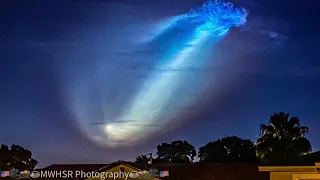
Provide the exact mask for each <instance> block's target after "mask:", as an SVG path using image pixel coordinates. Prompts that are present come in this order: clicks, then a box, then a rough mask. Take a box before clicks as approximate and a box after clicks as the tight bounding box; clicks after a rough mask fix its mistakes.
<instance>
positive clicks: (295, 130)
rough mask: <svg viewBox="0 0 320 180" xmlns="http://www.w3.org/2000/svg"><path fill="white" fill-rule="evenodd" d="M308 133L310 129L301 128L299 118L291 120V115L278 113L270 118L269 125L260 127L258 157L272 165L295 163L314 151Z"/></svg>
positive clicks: (257, 144) (257, 147) (257, 146)
mask: <svg viewBox="0 0 320 180" xmlns="http://www.w3.org/2000/svg"><path fill="white" fill-rule="evenodd" d="M307 133H308V127H306V126H300V120H299V118H298V117H291V118H289V113H283V112H280V113H276V114H274V115H273V116H271V117H270V119H269V123H268V125H266V124H262V125H261V126H260V137H259V138H258V140H257V143H256V149H257V156H258V157H259V158H260V159H261V161H262V162H268V163H272V164H285V163H290V162H293V161H294V160H295V159H296V158H297V157H298V156H301V155H305V154H308V153H311V151H312V148H311V144H310V141H309V140H308V139H307V138H306V134H307Z"/></svg>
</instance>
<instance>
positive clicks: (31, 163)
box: [0, 144, 38, 170]
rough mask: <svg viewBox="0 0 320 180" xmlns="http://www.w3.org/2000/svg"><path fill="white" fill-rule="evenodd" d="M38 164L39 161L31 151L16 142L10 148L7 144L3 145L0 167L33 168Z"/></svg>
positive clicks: (8, 168)
mask: <svg viewBox="0 0 320 180" xmlns="http://www.w3.org/2000/svg"><path fill="white" fill-rule="evenodd" d="M37 164H38V162H37V161H36V160H35V159H33V158H32V152H31V151H29V150H27V149H24V148H23V147H21V146H19V145H15V144H13V145H12V146H11V148H10V149H9V148H8V146H6V145H3V144H2V145H1V149H0V169H3V170H11V169H13V168H14V169H19V170H32V169H34V168H35V166H36V165H37Z"/></svg>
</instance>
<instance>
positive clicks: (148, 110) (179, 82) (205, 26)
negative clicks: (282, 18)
mask: <svg viewBox="0 0 320 180" xmlns="http://www.w3.org/2000/svg"><path fill="white" fill-rule="evenodd" d="M247 15H248V12H247V11H246V10H245V9H237V8H234V7H233V5H232V4H230V3H224V2H221V1H209V2H207V3H205V4H204V5H203V6H201V7H199V8H197V9H194V10H192V11H190V12H189V13H186V14H183V15H179V16H176V17H174V18H172V19H170V20H168V21H167V22H166V23H164V24H165V25H166V26H165V27H163V28H161V32H157V33H156V35H155V36H154V37H152V38H151V41H149V42H147V43H146V44H145V46H146V47H153V48H154V49H156V50H157V51H158V52H159V53H160V56H159V57H157V58H156V59H150V61H152V62H154V70H152V71H151V72H150V73H149V76H148V78H146V79H145V81H144V82H143V83H142V85H141V86H140V89H138V91H137V93H136V94H133V99H132V101H130V102H129V103H128V104H127V107H125V108H124V109H123V111H122V115H119V116H118V117H116V118H115V119H112V120H111V121H110V119H104V121H105V122H104V125H103V126H104V133H105V134H101V133H100V134H98V133H97V132H96V133H95V134H94V133H89V130H88V129H89V127H88V128H87V127H86V126H89V125H85V124H86V123H85V122H88V119H87V118H85V117H88V115H86V113H85V111H83V109H85V108H83V107H79V106H81V105H79V103H76V102H73V106H74V107H73V108H74V112H75V114H76V116H77V118H78V120H79V121H80V124H81V126H80V128H82V130H83V131H84V132H86V134H88V136H89V137H90V138H91V139H92V140H94V141H96V142H98V143H102V144H104V145H108V146H118V145H121V146H122V145H130V144H134V143H135V142H136V141H139V140H142V139H144V138H146V137H148V135H149V134H150V133H153V132H157V131H160V130H161V129H163V128H165V127H163V125H164V124H167V123H169V121H171V120H172V119H173V118H172V117H174V116H175V115H177V114H179V113H180V112H181V111H182V109H181V108H180V109H179V108H176V109H172V108H170V107H172V106H179V105H181V104H182V105H190V104H194V103H196V99H193V100H190V97H189V96H190V95H188V93H186V92H188V91H189V89H190V88H191V89H192V88H195V87H196V88H197V89H201V85H202V82H204V78H203V77H201V76H199V75H194V74H192V75H190V73H189V72H187V69H188V68H189V67H195V68H199V69H201V68H204V67H205V65H206V62H207V61H208V60H209V59H212V57H208V56H209V55H208V52H209V51H210V49H212V48H213V47H214V45H215V44H216V43H217V42H218V41H219V40H221V39H222V38H223V37H224V36H225V35H226V34H227V33H228V31H229V30H230V28H232V27H238V26H241V25H243V24H244V23H245V22H246V17H247ZM168 23H169V24H168ZM159 70H160V71H159ZM191 86H192V87H191ZM77 91H79V90H77ZM189 92H190V91H189ZM173 98H174V101H172V99H173ZM74 99H77V97H75V98H74ZM168 107H169V108H168ZM104 108H105V107H104ZM80 109H81V110H82V111H81V110H80ZM179 111H180V112H179ZM87 124H88V123H87Z"/></svg>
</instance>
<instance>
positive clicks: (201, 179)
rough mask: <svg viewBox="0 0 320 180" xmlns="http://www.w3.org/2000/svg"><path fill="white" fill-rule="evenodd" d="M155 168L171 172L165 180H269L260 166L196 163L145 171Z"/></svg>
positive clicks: (166, 165) (155, 165) (164, 165)
mask: <svg viewBox="0 0 320 180" xmlns="http://www.w3.org/2000/svg"><path fill="white" fill-rule="evenodd" d="M149 168H155V169H158V170H159V171H169V177H166V178H164V179H165V180H269V179H270V176H269V173H267V172H259V170H258V164H240V163H194V164H154V165H151V166H149V167H146V166H145V167H144V168H143V169H149Z"/></svg>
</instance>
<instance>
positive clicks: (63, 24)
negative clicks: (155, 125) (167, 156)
mask: <svg viewBox="0 0 320 180" xmlns="http://www.w3.org/2000/svg"><path fill="white" fill-rule="evenodd" d="M201 2H202V1H199V0H175V1H173V0H161V1H154V0H126V1H125V0H109V1H108V0H87V1H86V0H63V1H62V0H61V1H59V0H56V1H49V0H48V1H40V0H29V1H15V0H0V67H1V71H0V72H1V78H0V86H1V88H0V99H1V101H0V102H1V109H0V114H1V115H0V120H1V123H2V128H1V131H0V143H4V144H12V143H16V144H20V145H22V146H24V147H26V148H28V149H30V150H32V152H34V155H35V157H36V158H37V159H38V161H39V162H40V165H47V164H52V163H80V162H84V163H107V162H111V161H114V160H118V159H125V160H126V159H127V160H131V159H134V158H135V157H136V156H137V155H139V154H141V153H146V152H149V151H154V148H155V147H156V144H158V143H161V142H163V141H170V140H176V139H186V140H188V141H190V142H191V143H192V144H194V145H195V146H196V147H197V148H198V147H200V146H201V145H204V144H205V143H206V142H208V141H211V140H215V139H217V138H221V137H225V136H229V135H238V136H240V137H243V138H250V139H252V140H255V139H256V138H257V137H258V133H259V125H260V124H261V123H266V122H267V120H268V117H269V116H270V115H272V114H273V113H275V112H279V111H284V112H290V113H291V115H292V116H298V117H300V119H301V122H302V124H303V125H306V126H308V127H310V134H309V136H308V137H309V138H310V140H311V142H312V145H313V148H314V150H319V149H320V141H319V139H317V137H320V134H319V132H317V130H318V127H320V121H319V119H320V113H319V112H320V94H319V92H320V61H319V60H320V55H319V52H318V42H319V40H320V38H319V32H320V31H319V30H320V27H319V23H320V22H319V20H318V19H317V17H318V16H319V13H318V12H317V10H316V7H317V4H316V0H310V1H308V2H306V1H302V0H291V1H287V2H288V3H285V1H281V4H280V2H277V1H275V0H274V1H265V2H264V1H261V2H258V1H241V0H240V1H235V4H236V5H239V6H242V7H245V8H247V9H249V10H250V15H249V17H248V22H247V23H246V25H245V27H243V28H241V29H237V28H234V29H232V30H231V31H230V32H229V34H228V35H227V36H226V37H224V39H223V40H222V41H221V42H220V45H219V46H218V47H217V48H218V52H219V53H217V54H218V55H216V57H215V58H216V59H218V60H219V62H222V63H221V65H219V66H218V69H219V73H218V75H216V77H215V78H216V79H213V80H216V81H217V83H216V85H215V87H214V88H208V89H206V90H205V91H204V92H203V95H202V96H201V98H202V99H201V100H200V101H199V102H198V103H197V104H196V105H195V106H194V107H193V108H192V111H190V110H189V111H187V112H183V113H182V114H181V115H180V116H179V117H177V118H178V119H179V120H180V119H183V121H179V120H177V121H179V122H180V123H179V126H175V129H173V130H172V131H170V132H167V131H166V127H163V131H162V133H161V132H160V134H161V136H157V135H154V136H151V137H149V138H148V139H147V140H146V141H145V142H144V143H142V144H140V145H139V146H138V147H128V148H121V149H112V148H107V147H101V146H98V145H95V143H93V142H92V141H90V140H89V139H88V138H87V137H86V136H85V135H84V134H83V133H82V131H81V130H80V129H79V127H78V125H77V124H78V121H79V120H78V119H76V118H75V116H74V114H73V113H74V112H72V110H71V109H70V105H69V102H70V100H69V99H68V95H67V93H66V88H67V87H68V86H70V84H71V85H72V84H73V83H75V82H74V81H75V80H74V77H79V76H81V75H82V74H94V73H95V71H97V67H98V69H99V68H100V66H103V70H105V69H108V70H107V73H106V74H104V73H102V74H103V75H104V76H103V77H102V80H103V79H104V78H105V79H108V80H110V79H111V80H112V83H109V84H108V86H106V87H105V88H107V89H108V90H109V91H108V92H109V93H110V94H109V96H110V97H118V98H120V100H119V101H121V102H123V101H125V99H126V98H128V97H127V94H128V92H130V90H133V89H134V87H135V86H137V84H138V82H139V80H138V79H139V77H140V78H141V77H144V75H145V73H147V72H148V71H146V70H145V67H144V64H143V63H142V65H141V64H139V66H138V67H137V66H134V63H132V62H134V61H138V59H141V57H144V58H147V57H150V56H152V55H150V54H152V53H156V51H157V50H153V51H146V50H143V49H142V50H140V49H137V48H136V46H137V45H136V44H137V43H138V41H139V40H143V39H145V38H147V36H148V35H147V34H145V33H144V32H147V31H149V29H152V27H153V26H154V25H155V24H156V23H157V22H159V21H161V19H163V18H167V17H171V16H174V15H178V14H181V13H184V12H187V11H188V10H189V9H190V8H192V7H196V6H198V5H200V4H201ZM105 62H108V63H107V64H105ZM144 63H146V64H148V62H147V61H145V62H144ZM128 69H129V70H128ZM210 71H215V69H214V68H213V69H210ZM126 73H128V74H126ZM100 75H101V74H100ZM128 76H129V77H130V78H127V77H128ZM217 77H218V78H217ZM99 78H100V79H101V77H99ZM124 78H126V80H124ZM83 81H84V80H83ZM81 82H82V80H80V83H81ZM99 87H100V86H97V88H96V89H95V91H100V90H101V89H99ZM185 88H188V87H185ZM111 92H112V93H115V94H112V93H111ZM92 93H93V94H94V91H92ZM89 99H99V97H95V96H94V95H90V98H89ZM109 99H110V101H112V102H114V103H113V104H114V107H111V108H112V111H118V110H117V107H118V104H116V102H118V101H116V100H114V99H112V98H109ZM93 101H94V100H92V102H93ZM90 102H91V101H89V102H86V103H87V104H90ZM91 108H92V109H95V104H94V103H92V106H91Z"/></svg>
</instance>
